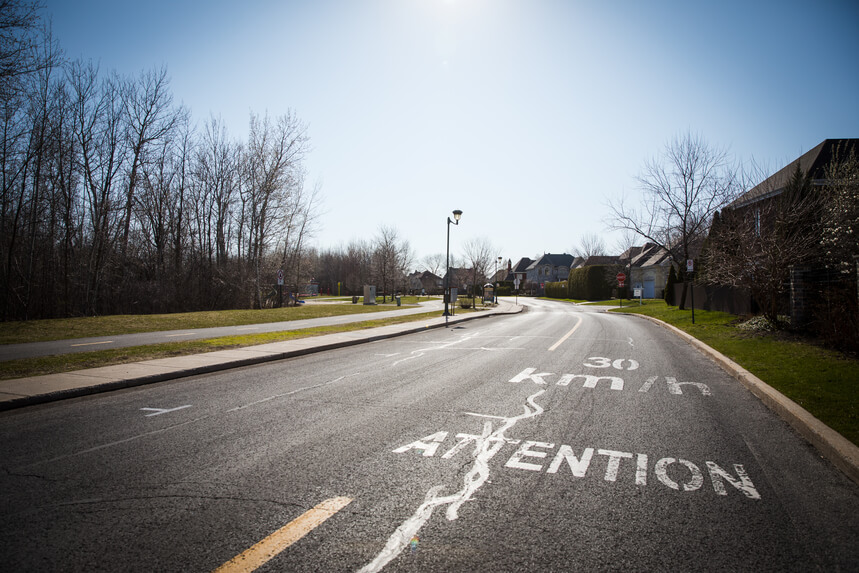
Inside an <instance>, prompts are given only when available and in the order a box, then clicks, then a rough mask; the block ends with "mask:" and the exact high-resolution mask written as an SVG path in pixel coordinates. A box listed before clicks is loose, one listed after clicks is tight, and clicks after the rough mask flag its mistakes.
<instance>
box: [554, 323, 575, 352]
mask: <svg viewBox="0 0 859 573" xmlns="http://www.w3.org/2000/svg"><path fill="white" fill-rule="evenodd" d="M576 318H578V319H579V321H578V322H577V323H576V325H575V326H574V327H573V328H572V329H571V330H570V331H569V332H568V333H566V334H565V335H564V336H562V337H561V339H560V340H559V341H558V342H556V343H555V344H553V345H552V346H550V347H549V352H554V351H555V349H556V348H557V347H559V346H560V345H561V344H563V343H564V341H565V340H566V339H568V338H569V337H571V336H572V335H573V333H574V332H575V331H576V329H577V328H578V327H580V326H581V325H582V317H581V316H577V317H576Z"/></svg>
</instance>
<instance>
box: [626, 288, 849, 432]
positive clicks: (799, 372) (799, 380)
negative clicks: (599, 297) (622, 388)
mask: <svg viewBox="0 0 859 573" xmlns="http://www.w3.org/2000/svg"><path fill="white" fill-rule="evenodd" d="M612 312H629V313H640V314H646V315H648V316H652V317H654V318H658V319H659V320H662V321H664V322H667V323H668V324H671V325H673V326H676V327H677V328H679V329H681V330H683V331H685V332H688V333H689V334H691V335H692V336H694V337H695V338H697V339H698V340H700V341H702V342H704V343H705V344H707V345H709V346H711V347H712V348H715V349H716V350H718V351H719V352H721V353H722V354H724V355H725V356H727V357H728V358H730V359H731V360H733V361H734V362H736V363H737V364H740V365H741V366H743V367H744V368H746V369H747V370H748V371H750V372H751V373H753V374H754V375H755V376H757V377H758V378H760V379H761V380H763V381H764V382H766V383H767V384H769V385H770V386H772V387H773V388H775V389H776V390H778V391H779V392H781V393H782V394H784V395H785V396H787V397H789V398H790V399H791V400H793V401H794V402H796V403H797V404H799V405H800V406H802V407H803V408H805V409H806V410H808V411H809V412H811V414H812V415H814V416H815V417H816V418H818V419H819V420H821V421H822V422H823V423H824V424H826V425H827V426H829V427H830V428H832V429H834V430H835V431H837V432H839V433H840V434H841V435H843V436H844V437H845V438H847V439H848V440H850V441H851V442H853V443H854V444H857V445H859V360H857V359H856V358H852V357H849V356H846V355H844V354H842V353H840V352H836V351H832V350H827V349H824V348H821V347H819V346H816V345H814V344H812V343H810V342H808V341H805V340H801V339H799V338H797V337H793V336H790V335H787V334H785V333H763V332H749V331H745V330H742V329H740V328H737V324H738V323H739V322H740V321H739V319H738V318H737V317H736V316H734V315H731V314H726V313H723V312H712V311H705V310H695V324H692V312H691V311H690V310H683V311H681V310H678V309H677V308H676V307H670V306H668V305H666V304H665V302H664V301H661V300H648V301H645V304H644V306H638V304H637V303H636V304H634V305H632V306H626V305H624V307H623V309H614V310H612Z"/></svg>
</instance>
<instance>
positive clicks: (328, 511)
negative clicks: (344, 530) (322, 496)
mask: <svg viewBox="0 0 859 573" xmlns="http://www.w3.org/2000/svg"><path fill="white" fill-rule="evenodd" d="M351 502H352V499H351V498H348V497H332V498H331V499H326V500H325V501H323V502H322V503H320V504H319V505H317V506H316V507H314V508H313V509H310V510H308V511H306V512H304V513H303V514H301V515H299V516H298V517H296V518H295V519H293V520H292V521H290V522H289V523H287V524H286V525H284V526H283V527H281V528H280V529H278V530H277V531H275V532H274V533H272V534H271V535H269V536H268V537H266V538H265V539H263V540H262V541H260V542H259V543H257V544H256V545H254V546H253V547H251V548H250V549H247V550H246V551H244V552H243V553H240V554H239V555H236V556H235V557H233V558H232V559H230V560H229V561H227V562H226V563H224V564H223V565H221V566H220V567H218V568H217V569H215V571H214V573H238V572H243V573H250V572H251V571H254V570H255V569H257V568H258V567H261V566H262V565H263V564H265V563H267V562H268V561H269V560H271V559H273V558H274V557H275V556H276V555H277V554H278V553H280V552H281V551H283V550H284V549H286V548H287V547H289V546H290V545H292V544H293V543H295V542H296V541H298V540H299V539H301V538H302V537H304V536H305V535H307V534H308V533H310V532H311V531H312V530H313V529H315V528H316V527H318V526H319V525H320V524H321V523H322V522H324V521H325V520H326V519H328V518H329V517H331V516H332V515H334V514H335V513H337V512H338V511H340V510H341V509H343V508H344V507H346V506H347V505H349V504H350V503H351Z"/></svg>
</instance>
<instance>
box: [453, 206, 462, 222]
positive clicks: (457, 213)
mask: <svg viewBox="0 0 859 573" xmlns="http://www.w3.org/2000/svg"><path fill="white" fill-rule="evenodd" d="M460 217H462V211H460V210H459V209H456V210H455V211H454V212H453V219H454V220H455V221H456V222H457V223H459V218H460Z"/></svg>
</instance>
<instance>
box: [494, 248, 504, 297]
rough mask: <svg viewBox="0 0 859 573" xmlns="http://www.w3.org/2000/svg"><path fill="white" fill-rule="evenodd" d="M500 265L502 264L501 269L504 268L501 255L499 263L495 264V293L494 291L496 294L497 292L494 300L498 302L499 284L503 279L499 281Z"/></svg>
mask: <svg viewBox="0 0 859 573" xmlns="http://www.w3.org/2000/svg"><path fill="white" fill-rule="evenodd" d="M499 265H501V269H502V270H503V269H504V266H503V265H502V262H501V257H498V262H497V264H496V265H495V293H494V294H495V300H494V301H492V302H494V303H498V285H499V284H500V282H501V281H499V280H498V267H499Z"/></svg>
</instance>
